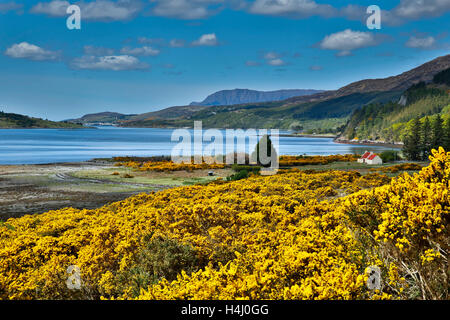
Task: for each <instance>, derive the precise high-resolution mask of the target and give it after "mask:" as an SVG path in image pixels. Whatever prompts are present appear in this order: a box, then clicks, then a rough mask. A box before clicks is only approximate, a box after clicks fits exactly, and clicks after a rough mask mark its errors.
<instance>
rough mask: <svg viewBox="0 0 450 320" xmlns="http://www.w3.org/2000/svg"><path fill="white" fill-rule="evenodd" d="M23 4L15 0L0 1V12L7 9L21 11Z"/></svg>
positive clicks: (7, 10) (4, 11)
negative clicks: (11, 0)
mask: <svg viewBox="0 0 450 320" xmlns="http://www.w3.org/2000/svg"><path fill="white" fill-rule="evenodd" d="M22 8H23V4H19V3H15V2H7V3H0V13H6V12H9V11H21V10H22Z"/></svg>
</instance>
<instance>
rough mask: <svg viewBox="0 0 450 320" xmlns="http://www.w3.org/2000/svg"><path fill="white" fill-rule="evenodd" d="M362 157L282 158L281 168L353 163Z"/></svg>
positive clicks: (346, 155) (280, 161)
mask: <svg viewBox="0 0 450 320" xmlns="http://www.w3.org/2000/svg"><path fill="white" fill-rule="evenodd" d="M359 157H360V156H358V155H354V154H345V155H330V156H280V160H279V163H280V166H304V165H317V164H328V163H331V162H336V161H342V162H352V161H356V160H357V159H358V158H359Z"/></svg>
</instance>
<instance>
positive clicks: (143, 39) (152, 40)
mask: <svg viewBox="0 0 450 320" xmlns="http://www.w3.org/2000/svg"><path fill="white" fill-rule="evenodd" d="M138 42H139V43H141V44H154V45H159V46H163V45H165V40H164V39H161V38H146V37H139V38H138Z"/></svg>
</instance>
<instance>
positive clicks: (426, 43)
mask: <svg viewBox="0 0 450 320" xmlns="http://www.w3.org/2000/svg"><path fill="white" fill-rule="evenodd" d="M435 44H436V39H435V38H433V37H432V36H428V37H416V36H411V37H410V38H409V39H408V41H407V42H406V44H405V45H406V46H407V47H409V48H418V49H430V48H432V47H434V46H435Z"/></svg>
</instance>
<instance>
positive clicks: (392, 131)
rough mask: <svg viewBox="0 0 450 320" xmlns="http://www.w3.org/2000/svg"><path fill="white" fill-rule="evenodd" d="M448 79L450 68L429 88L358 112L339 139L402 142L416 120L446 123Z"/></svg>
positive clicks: (449, 96)
mask: <svg viewBox="0 0 450 320" xmlns="http://www.w3.org/2000/svg"><path fill="white" fill-rule="evenodd" d="M446 75H447V76H446ZM448 75H450V68H449V69H447V70H444V71H443V72H441V73H439V74H437V75H436V77H435V78H434V79H433V82H432V83H430V84H425V83H424V82H421V83H418V84H416V85H413V86H411V87H410V88H409V89H408V90H406V91H405V92H404V93H403V94H402V96H401V98H400V99H399V100H398V101H397V102H388V103H372V104H369V105H367V106H364V107H363V108H361V109H358V110H356V111H355V112H354V113H353V115H352V116H351V118H350V120H349V122H348V124H347V125H346V127H345V129H344V132H343V134H342V136H341V137H340V138H341V139H347V140H351V139H358V140H373V141H385V142H400V141H403V140H404V138H405V136H406V135H407V134H408V133H409V128H410V126H411V123H412V120H413V119H415V118H416V117H419V118H424V117H426V116H433V115H436V114H440V115H441V116H442V117H443V119H444V120H446V119H447V118H449V117H450V90H449V86H448V85H446V84H445V83H446V81H448V80H449V78H448ZM449 83H450V81H449Z"/></svg>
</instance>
